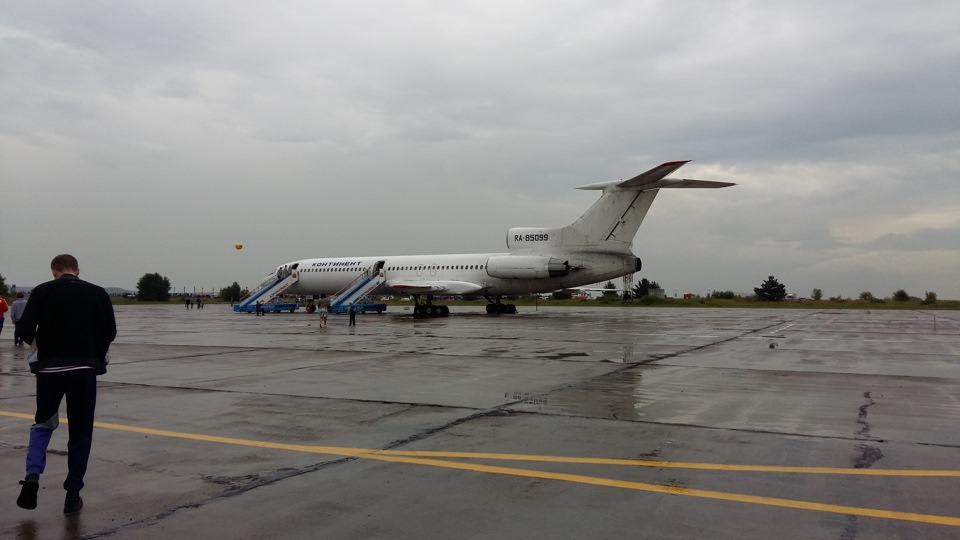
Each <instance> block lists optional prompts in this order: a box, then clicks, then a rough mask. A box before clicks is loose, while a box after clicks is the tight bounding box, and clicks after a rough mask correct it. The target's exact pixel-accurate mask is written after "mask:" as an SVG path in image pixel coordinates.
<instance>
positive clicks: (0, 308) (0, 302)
mask: <svg viewBox="0 0 960 540" xmlns="http://www.w3.org/2000/svg"><path fill="white" fill-rule="evenodd" d="M8 309H10V307H9V306H7V301H6V300H4V299H3V297H2V296H0V332H3V316H4V315H6V314H7V310H8Z"/></svg>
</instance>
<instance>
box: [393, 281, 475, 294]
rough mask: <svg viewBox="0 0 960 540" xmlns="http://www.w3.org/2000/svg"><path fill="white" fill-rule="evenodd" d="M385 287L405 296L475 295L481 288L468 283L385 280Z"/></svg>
mask: <svg viewBox="0 0 960 540" xmlns="http://www.w3.org/2000/svg"><path fill="white" fill-rule="evenodd" d="M387 287H390V288H391V289H394V290H395V291H397V292H400V293H406V294H477V293H479V292H481V291H482V290H483V287H482V286H480V285H478V284H476V283H470V282H469V281H438V280H429V281H428V280H416V281H412V280H407V281H390V280H387Z"/></svg>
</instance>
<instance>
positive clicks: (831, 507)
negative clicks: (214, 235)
mask: <svg viewBox="0 0 960 540" xmlns="http://www.w3.org/2000/svg"><path fill="white" fill-rule="evenodd" d="M0 416H7V417H12V418H23V419H26V420H31V421H32V420H33V416H32V415H29V414H22V413H13V412H6V411H0ZM61 422H66V420H64V419H61ZM94 425H95V426H96V427H99V428H101V429H110V430H115V431H126V432H131V433H140V434H144V435H156V436H158V437H169V438H176V439H186V440H194V441H202V442H214V443H221V444H231V445H236V446H249V447H254V448H267V449H273V450H287V451H293V452H306V453H312V454H332V455H339V456H347V457H357V458H363V459H375V460H378V461H387V462H393V463H409V464H414V465H425V466H430V467H442V468H447V469H458V470H465V471H473V472H485V473H490V474H501V475H509V476H519V477H526V478H541V479H547V480H559V481H564V482H574V483H578V484H587V485H594V486H603V487H614V488H621V489H632V490H637V491H646V492H651V493H663V494H668V495H682V496H687V497H699V498H706V499H717V500H725V501H733V502H743V503H748V504H759V505H764V506H777V507H782V508H793V509H799V510H813V511H818V512H829V513H835V514H845V515H858V516H866V517H875V518H882V519H896V520H902V521H915V522H921V523H931V524H936V525H949V526H952V527H960V518H957V517H951V516H938V515H931V514H917V513H912V512H897V511H893V510H879V509H873V508H861V507H856V506H843V505H835V504H824V503H817V502H810V501H799V500H792V499H781V498H777V497H760V496H755V495H743V494H739V493H726V492H722V491H710V490H702V489H691V488H684V487H675V486H663V485H657V484H646V483H643V482H632V481H626V480H616V479H611V478H600V477H595V476H584V475H579V474H566V473H555V472H547V471H536V470H530V469H518V468H513V467H498V466H492V465H483V464H478V463H465V462H460V461H445V460H441V459H428V458H430V457H432V458H441V457H443V458H460V459H464V458H467V459H499V460H515V461H533V462H549V463H581V464H599V465H633V466H645V467H682V468H688V469H701V470H719V471H753V472H793V473H810V474H840V472H836V471H846V472H845V473H844V474H850V472H849V471H850V470H848V469H830V468H822V467H767V466H758V465H725V464H710V463H679V462H677V463H674V462H668V461H645V460H629V459H605V458H577V457H561V456H533V455H523V454H487V453H473V452H415V451H398V450H374V449H365V448H348V447H338V446H308V445H299V444H285V443H274V442H266V441H254V440H248V439H236V438H231V437H219V436H216V435H201V434H196V433H184V432H179V431H168V430H163V429H152V428H142V427H136V426H127V425H122V424H111V423H107V422H95V424H94ZM853 470H854V471H859V470H861V469H853ZM878 472H882V473H886V476H951V477H955V476H960V474H958V471H909V470H907V471H878ZM890 473H894V474H890ZM917 473H921V474H917ZM854 474H863V473H859V472H858V473H854Z"/></svg>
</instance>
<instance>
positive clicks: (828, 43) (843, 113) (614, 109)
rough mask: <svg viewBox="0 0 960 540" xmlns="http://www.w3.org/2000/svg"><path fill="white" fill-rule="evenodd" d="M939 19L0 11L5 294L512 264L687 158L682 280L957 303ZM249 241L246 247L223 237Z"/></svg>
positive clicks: (610, 4) (955, 8)
mask: <svg viewBox="0 0 960 540" xmlns="http://www.w3.org/2000/svg"><path fill="white" fill-rule="evenodd" d="M958 21H960V3H957V2H955V1H942V2H935V1H922V0H921V1H916V2H899V1H890V2H886V1H844V2H837V1H835V0H831V1H806V2H769V1H758V2H750V1H737V2H720V1H717V2H714V1H702V2H695V1H689V2H685V1H673V2H654V1H638V0H629V1H624V2H616V1H605V2H596V1H590V2H586V1H585V2H576V1H556V0H550V1H531V2H523V1H520V2H517V1H508V2H499V1H491V0H484V1H477V2H460V1H454V2H439V1H437V2H408V1H382V2H381V1H371V2H364V1H350V2H346V1H344V2H318V1H314V0H310V1H303V2H285V1H275V2H251V1H236V0H230V1H209V0H205V1H203V2H180V1H169V0H164V1H129V2H101V1H94V0H86V1H83V2H75V1H59V2H57V1H43V2H37V1H27V0H23V1H13V0H10V1H6V2H4V3H3V4H2V7H0V187H2V196H3V208H2V211H0V216H2V217H0V274H2V275H3V276H4V277H5V278H6V282H7V284H8V285H11V284H17V285H21V286H32V285H36V284H38V283H40V282H42V281H46V280H48V279H50V273H49V262H50V259H51V258H52V257H53V256H54V255H56V254H58V253H62V252H68V253H72V254H74V255H75V256H77V258H78V259H79V260H80V268H81V276H82V277H84V278H86V279H88V280H90V281H93V282H95V283H98V284H100V285H103V286H105V287H114V286H115V287H125V288H130V289H133V288H135V286H136V283H137V280H138V279H139V278H140V277H141V276H142V275H143V274H145V273H153V272H157V273H160V274H162V275H164V276H166V277H168V278H169V279H170V281H171V283H172V284H173V285H174V287H175V288H176V289H177V290H178V291H181V290H183V289H184V288H185V289H186V290H187V291H188V292H192V291H193V290H194V288H195V289H196V290H197V291H198V292H199V291H200V290H201V289H203V290H205V291H210V290H211V289H217V290H219V289H220V288H221V287H225V286H227V285H229V284H231V283H232V282H234V281H237V282H239V283H240V284H241V285H243V286H254V285H256V284H257V283H258V282H259V280H260V278H261V277H263V276H264V275H266V274H268V273H270V272H271V271H272V270H273V269H274V268H275V267H276V266H277V265H279V264H282V263H284V262H288V261H291V260H295V259H300V258H307V257H326V256H358V255H398V254H424V253H477V252H488V251H489V252H497V251H504V250H505V244H504V239H505V234H506V230H507V229H508V228H510V227H515V226H545V227H554V226H564V225H567V224H570V223H572V222H573V221H574V220H576V218H577V217H578V216H579V215H580V214H581V213H582V212H583V211H584V210H585V209H586V208H587V207H588V206H589V205H590V204H592V203H593V202H594V200H595V199H596V197H597V195H598V192H595V191H578V190H575V189H574V188H575V187H577V186H580V185H583V184H588V183H593V182H601V181H608V180H617V179H620V178H629V177H631V176H634V175H636V174H637V173H640V172H642V171H644V170H646V169H649V168H651V167H653V166H655V165H658V164H660V163H662V162H664V161H671V160H681V159H691V160H693V161H692V162H691V163H689V164H688V165H686V166H685V167H683V168H681V169H680V170H679V171H678V172H677V173H676V174H675V175H674V176H679V177H684V178H696V179H704V180H720V181H731V182H736V183H737V184H738V185H737V186H735V187H731V188H726V189H720V190H690V189H687V190H663V191H661V192H660V194H659V195H658V197H657V200H656V202H655V203H654V205H653V207H652V209H651V211H650V213H649V214H648V215H647V219H646V221H645V222H644V224H643V226H642V227H641V228H640V232H639V233H638V235H637V237H636V239H635V240H634V252H635V253H637V254H638V255H639V256H640V257H641V259H642V260H643V265H644V269H643V272H642V273H641V274H639V275H638V276H637V279H638V280H639V278H641V277H646V278H648V279H651V280H654V281H657V282H659V283H660V284H661V285H662V286H663V287H664V288H665V289H667V291H668V293H669V294H671V295H672V293H673V292H674V290H676V291H678V292H679V293H680V294H682V293H684V292H694V293H701V294H703V293H706V292H707V290H708V289H716V290H732V291H735V292H750V291H752V290H753V288H754V287H758V286H760V285H761V283H762V282H763V280H765V279H766V278H767V277H768V276H770V275H774V276H776V278H777V279H778V280H779V281H780V282H781V283H783V284H785V285H786V286H787V290H788V291H789V292H795V293H797V294H799V295H801V296H809V295H810V293H811V290H812V289H813V288H819V289H822V290H823V293H824V295H825V296H835V295H843V296H851V297H856V296H858V295H859V294H860V293H861V292H862V291H870V292H872V293H873V294H874V295H875V296H878V297H889V296H891V295H892V293H893V292H894V291H896V290H898V289H905V290H906V291H907V292H908V293H910V294H911V295H915V296H923V293H924V292H925V291H933V292H936V293H937V295H938V297H939V298H941V299H960V278H958V276H960V182H958V180H960V32H958V31H957V23H958ZM238 242H239V243H242V244H243V245H244V248H243V249H242V250H240V251H237V250H236V249H234V244H235V243H238Z"/></svg>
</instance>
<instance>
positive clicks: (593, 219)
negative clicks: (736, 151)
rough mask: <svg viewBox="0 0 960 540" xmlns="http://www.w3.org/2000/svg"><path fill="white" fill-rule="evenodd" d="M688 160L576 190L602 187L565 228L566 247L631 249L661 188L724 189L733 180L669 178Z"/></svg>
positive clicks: (564, 239) (563, 241)
mask: <svg viewBox="0 0 960 540" xmlns="http://www.w3.org/2000/svg"><path fill="white" fill-rule="evenodd" d="M687 163H689V161H669V162H667V163H663V164H661V165H658V166H656V167H654V168H652V169H650V170H649V171H646V172H643V173H640V174H638V175H637V176H635V177H633V178H631V179H629V180H622V181H613V182H602V183H598V184H589V185H586V186H581V187H579V188H577V189H590V190H602V191H603V194H602V195H601V196H600V199H598V200H597V201H596V202H595V203H593V206H591V207H590V208H588V209H587V211H586V212H584V214H583V215H582V216H580V218H579V219H577V221H576V222H574V223H573V224H572V225H569V226H567V227H564V228H563V229H562V236H561V238H562V240H561V242H562V244H563V247H564V248H572V249H577V248H582V249H586V250H596V249H597V248H598V247H599V248H600V249H602V250H603V251H620V252H628V253H629V252H630V251H631V247H632V245H633V237H634V236H636V234H637V231H638V230H639V229H640V224H641V223H643V219H644V218H645V217H646V215H647V211H648V210H650V205H651V204H653V200H654V199H655V198H656V196H657V193H658V192H659V191H660V189H661V188H721V187H727V186H732V185H735V184H733V183H731V182H711V181H707V180H689V179H679V178H667V175H668V174H670V173H672V172H673V171H675V170H677V169H679V168H680V167H682V166H683V165H685V164H687Z"/></svg>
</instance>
